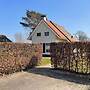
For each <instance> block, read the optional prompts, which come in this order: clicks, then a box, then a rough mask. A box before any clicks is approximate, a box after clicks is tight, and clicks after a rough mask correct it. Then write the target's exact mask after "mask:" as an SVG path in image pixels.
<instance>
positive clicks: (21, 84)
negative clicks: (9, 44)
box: [0, 66, 90, 90]
mask: <svg viewBox="0 0 90 90" xmlns="http://www.w3.org/2000/svg"><path fill="white" fill-rule="evenodd" d="M89 87H90V81H89V80H88V79H86V78H82V77H81V78H80V77H77V76H73V75H68V74H67V75H66V74H65V73H64V72H60V71H57V70H56V71H55V70H52V69H50V68H48V67H47V66H45V67H43V66H42V67H37V68H34V69H30V70H29V71H28V72H19V73H15V74H13V75H9V76H4V77H1V78H0V90H90V88H89Z"/></svg>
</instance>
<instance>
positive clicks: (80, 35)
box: [75, 31, 88, 41]
mask: <svg viewBox="0 0 90 90" xmlns="http://www.w3.org/2000/svg"><path fill="white" fill-rule="evenodd" d="M75 36H76V38H77V39H78V40H79V41H87V40H88V37H87V35H86V33H85V32H83V31H77V33H76V34H75Z"/></svg>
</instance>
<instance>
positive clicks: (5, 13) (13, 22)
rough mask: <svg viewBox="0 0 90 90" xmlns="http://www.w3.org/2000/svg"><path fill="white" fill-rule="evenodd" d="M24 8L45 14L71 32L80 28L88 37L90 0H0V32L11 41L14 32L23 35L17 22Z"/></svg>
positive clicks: (23, 13)
mask: <svg viewBox="0 0 90 90" xmlns="http://www.w3.org/2000/svg"><path fill="white" fill-rule="evenodd" d="M26 10H34V11H37V12H40V13H43V14H46V15H47V17H48V19H49V20H52V21H54V22H56V23H57V24H59V25H62V26H64V27H65V28H66V30H67V31H68V32H70V33H71V34H75V33H76V32H77V31H79V30H81V31H84V32H85V33H86V34H87V35H88V36H89V37H90V0H0V34H4V35H6V36H7V37H8V38H9V39H11V40H13V41H14V36H15V33H17V32H21V33H22V34H23V35H24V34H25V28H23V27H22V26H21V25H20V24H19V22H20V21H21V20H22V17H23V16H25V13H26Z"/></svg>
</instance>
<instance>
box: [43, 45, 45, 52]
mask: <svg viewBox="0 0 90 90" xmlns="http://www.w3.org/2000/svg"><path fill="white" fill-rule="evenodd" d="M43 53H45V43H43Z"/></svg>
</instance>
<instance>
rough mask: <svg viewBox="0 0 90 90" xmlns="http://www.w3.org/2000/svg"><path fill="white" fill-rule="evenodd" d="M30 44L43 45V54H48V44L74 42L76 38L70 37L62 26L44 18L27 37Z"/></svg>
mask: <svg viewBox="0 0 90 90" xmlns="http://www.w3.org/2000/svg"><path fill="white" fill-rule="evenodd" d="M28 39H30V40H32V43H42V44H43V54H47V55H49V54H50V43H52V42H74V41H76V38H74V37H73V36H71V35H70V34H69V33H68V32H67V31H66V30H64V28H63V27H62V26H59V25H57V24H55V23H53V22H52V21H49V20H47V19H46V18H44V19H43V20H41V22H40V23H39V24H38V25H37V27H36V28H35V30H34V31H33V32H32V34H31V35H30V36H29V38H28Z"/></svg>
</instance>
